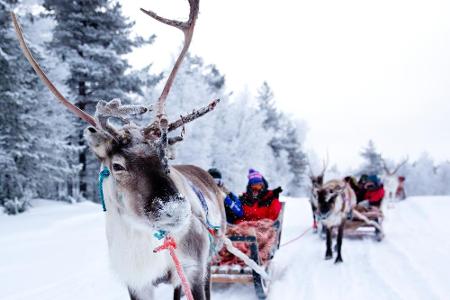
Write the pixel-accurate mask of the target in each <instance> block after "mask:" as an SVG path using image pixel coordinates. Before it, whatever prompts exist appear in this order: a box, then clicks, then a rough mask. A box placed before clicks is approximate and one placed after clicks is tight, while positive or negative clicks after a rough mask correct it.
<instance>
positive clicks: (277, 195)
mask: <svg viewBox="0 0 450 300" xmlns="http://www.w3.org/2000/svg"><path fill="white" fill-rule="evenodd" d="M272 192H273V194H274V196H275V197H276V198H278V197H279V196H280V194H281V192H283V189H282V188H281V186H279V187H277V188H276V189H274V190H273V191H272Z"/></svg>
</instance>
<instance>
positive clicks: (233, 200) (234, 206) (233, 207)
mask: <svg viewBox="0 0 450 300" xmlns="http://www.w3.org/2000/svg"><path fill="white" fill-rule="evenodd" d="M208 173H209V174H210V175H211V176H212V177H213V178H214V180H215V181H216V183H217V185H218V186H219V187H220V188H221V189H222V191H224V192H225V194H226V197H225V199H224V200H223V203H224V205H225V213H226V217H227V222H228V223H230V224H235V223H236V221H237V220H239V219H241V218H242V217H243V215H244V210H243V208H242V203H241V200H239V197H237V196H236V195H235V194H234V193H232V192H230V191H229V190H228V189H227V188H226V187H225V185H224V183H223V180H222V173H221V172H220V171H219V170H218V169H216V168H211V169H209V170H208Z"/></svg>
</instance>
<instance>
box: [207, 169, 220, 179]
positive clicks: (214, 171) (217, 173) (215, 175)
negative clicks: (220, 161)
mask: <svg viewBox="0 0 450 300" xmlns="http://www.w3.org/2000/svg"><path fill="white" fill-rule="evenodd" d="M208 173H209V175H211V176H212V178H217V179H222V173H220V171H219V170H218V169H216V168H211V169H209V170H208Z"/></svg>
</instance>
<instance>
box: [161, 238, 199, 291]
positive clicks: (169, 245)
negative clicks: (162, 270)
mask: <svg viewBox="0 0 450 300" xmlns="http://www.w3.org/2000/svg"><path fill="white" fill-rule="evenodd" d="M176 248H177V243H175V240H174V239H173V238H172V237H170V236H166V238H165V239H164V243H163V244H162V245H161V246H159V247H156V248H155V249H154V250H153V252H154V253H157V252H160V251H161V250H169V253H170V256H171V257H172V260H173V262H174V264H175V268H176V269H177V273H178V276H179V277H180V280H181V286H182V287H183V290H184V294H185V295H186V298H187V299H188V300H194V297H193V296H192V292H191V288H190V287H189V283H188V281H187V279H186V276H185V275H184V272H183V267H182V266H181V263H180V260H179V259H178V257H177V255H176V254H175V249H176Z"/></svg>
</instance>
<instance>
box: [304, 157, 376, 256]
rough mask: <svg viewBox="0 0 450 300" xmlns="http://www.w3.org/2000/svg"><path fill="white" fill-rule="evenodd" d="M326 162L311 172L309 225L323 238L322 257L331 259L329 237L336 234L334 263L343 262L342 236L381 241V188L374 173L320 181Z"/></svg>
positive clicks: (322, 177) (330, 238)
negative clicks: (311, 214) (311, 218)
mask: <svg viewBox="0 0 450 300" xmlns="http://www.w3.org/2000/svg"><path fill="white" fill-rule="evenodd" d="M326 168H327V164H326V163H324V167H323V170H322V172H321V173H320V175H317V176H315V175H313V174H312V173H311V175H310V179H311V197H310V201H311V208H312V211H313V228H314V229H315V230H316V231H319V228H320V234H321V236H322V237H324V238H325V239H326V252H325V259H331V258H333V251H332V237H333V235H337V243H336V247H335V250H336V252H337V257H336V260H335V263H341V262H342V261H343V259H342V255H341V248H342V240H343V237H344V236H345V237H350V238H361V237H367V236H372V237H374V238H375V239H376V240H378V241H381V240H382V239H383V238H384V231H383V227H382V222H383V212H382V210H381V203H382V201H383V197H384V189H383V187H382V185H381V183H379V182H378V184H377V179H376V176H367V175H365V176H362V177H361V179H360V181H359V182H356V181H355V179H354V178H352V177H346V178H345V179H343V180H341V179H333V180H329V181H327V182H324V175H325V171H326Z"/></svg>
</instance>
